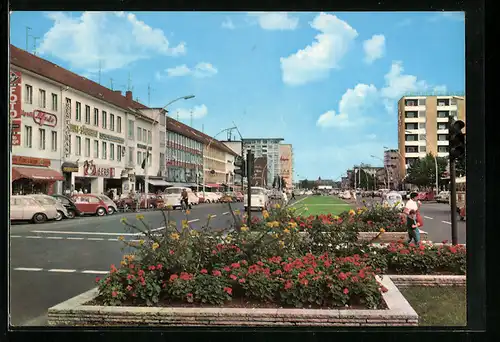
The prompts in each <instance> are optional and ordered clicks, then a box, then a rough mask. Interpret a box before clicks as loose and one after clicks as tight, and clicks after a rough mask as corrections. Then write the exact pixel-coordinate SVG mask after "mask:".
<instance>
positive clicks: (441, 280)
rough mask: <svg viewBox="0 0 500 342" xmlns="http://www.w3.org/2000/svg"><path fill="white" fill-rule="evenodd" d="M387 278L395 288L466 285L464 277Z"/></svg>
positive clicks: (396, 276)
mask: <svg viewBox="0 0 500 342" xmlns="http://www.w3.org/2000/svg"><path fill="white" fill-rule="evenodd" d="M389 278H391V280H392V282H393V283H394V285H396V286H397V287H410V286H419V287H422V286H425V287H437V286H466V284H467V277H466V276H465V275H390V276H389Z"/></svg>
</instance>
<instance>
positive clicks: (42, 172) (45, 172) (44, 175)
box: [12, 167, 64, 181]
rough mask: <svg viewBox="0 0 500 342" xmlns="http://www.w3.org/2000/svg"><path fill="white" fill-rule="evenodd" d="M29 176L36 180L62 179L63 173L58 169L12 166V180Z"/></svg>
mask: <svg viewBox="0 0 500 342" xmlns="http://www.w3.org/2000/svg"><path fill="white" fill-rule="evenodd" d="M21 178H29V179H34V180H45V181H62V180H64V177H63V175H61V173H59V172H57V171H56V170H52V169H47V168H34V167H13V168H12V181H15V180H18V179H21Z"/></svg>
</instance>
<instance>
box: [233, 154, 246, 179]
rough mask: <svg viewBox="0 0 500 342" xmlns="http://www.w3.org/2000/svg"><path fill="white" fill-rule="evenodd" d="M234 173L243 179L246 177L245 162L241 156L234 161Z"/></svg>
mask: <svg viewBox="0 0 500 342" xmlns="http://www.w3.org/2000/svg"><path fill="white" fill-rule="evenodd" d="M234 167H235V169H234V173H235V174H237V175H240V176H241V177H246V165H245V160H244V159H243V157H241V156H237V157H236V159H235V160H234Z"/></svg>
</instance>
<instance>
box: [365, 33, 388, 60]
mask: <svg viewBox="0 0 500 342" xmlns="http://www.w3.org/2000/svg"><path fill="white" fill-rule="evenodd" d="M363 49H364V51H365V62H366V63H368V64H371V63H373V62H374V61H375V60H377V59H380V58H382V57H383V56H384V53H385V36H384V35H383V34H375V35H373V36H372V37H371V38H370V39H368V40H365V41H364V42H363Z"/></svg>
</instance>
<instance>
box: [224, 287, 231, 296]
mask: <svg viewBox="0 0 500 342" xmlns="http://www.w3.org/2000/svg"><path fill="white" fill-rule="evenodd" d="M224 291H225V292H227V294H228V295H231V294H232V293H233V289H232V288H230V287H225V288H224Z"/></svg>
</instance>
